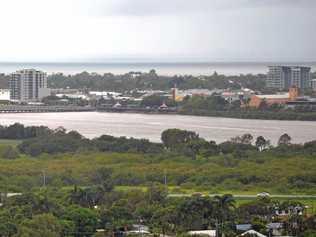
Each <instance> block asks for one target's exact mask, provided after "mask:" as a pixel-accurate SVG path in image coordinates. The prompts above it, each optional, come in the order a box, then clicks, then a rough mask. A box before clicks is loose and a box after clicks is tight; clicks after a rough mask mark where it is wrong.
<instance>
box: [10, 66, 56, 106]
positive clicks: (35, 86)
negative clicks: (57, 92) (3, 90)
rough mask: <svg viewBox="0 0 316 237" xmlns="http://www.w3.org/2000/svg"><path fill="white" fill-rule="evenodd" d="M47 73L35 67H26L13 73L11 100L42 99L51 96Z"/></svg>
mask: <svg viewBox="0 0 316 237" xmlns="http://www.w3.org/2000/svg"><path fill="white" fill-rule="evenodd" d="M49 95H50V90H49V88H47V75H46V73H45V72H42V71H38V70H35V69H24V70H20V71H17V72H15V73H12V75H11V79H10V100H12V101H19V102H34V101H40V100H41V99H42V98H44V97H46V96H49Z"/></svg>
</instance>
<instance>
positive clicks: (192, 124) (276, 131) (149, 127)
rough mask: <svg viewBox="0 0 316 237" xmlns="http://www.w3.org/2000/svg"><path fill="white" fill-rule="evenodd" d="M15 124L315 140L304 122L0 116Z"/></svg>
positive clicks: (313, 129) (315, 127)
mask: <svg viewBox="0 0 316 237" xmlns="http://www.w3.org/2000/svg"><path fill="white" fill-rule="evenodd" d="M17 122H19V123H22V124H25V125H45V126H48V127H50V128H57V127H59V126H62V127H64V128H66V129H67V130H76V131H78V132H80V133H81V134H83V135H84V136H86V137H88V138H93V137H97V136H100V135H102V134H108V135H113V136H127V137H135V138H147V139H150V140H151V141H155V142H159V141H160V134H161V132H162V131H163V130H165V129H168V128H179V129H187V130H192V131H195V132H197V133H199V134H200V136H201V137H203V138H206V139H208V140H214V141H216V142H222V141H226V140H228V139H230V138H231V137H234V136H238V135H242V134H244V133H250V134H252V135H253V136H254V137H256V136H259V135H261V136H264V137H265V138H267V139H270V140H271V142H272V143H273V144H275V143H276V142H277V140H278V138H279V137H280V136H281V135H282V134H284V133H288V134H289V135H290V136H291V137H292V139H293V142H296V143H303V142H306V141H311V140H316V122H305V121H277V120H248V119H232V118H218V117H199V116H183V115H157V114H132V113H102V112H73V113H18V114H0V124H1V125H9V124H13V123H17Z"/></svg>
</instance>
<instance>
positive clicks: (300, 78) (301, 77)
mask: <svg viewBox="0 0 316 237" xmlns="http://www.w3.org/2000/svg"><path fill="white" fill-rule="evenodd" d="M310 71H311V68H310V67H301V66H270V67H269V72H268V75H267V87H268V88H275V89H278V90H288V89H289V88H290V87H292V86H296V87H297V88H300V89H307V88H311V72H310Z"/></svg>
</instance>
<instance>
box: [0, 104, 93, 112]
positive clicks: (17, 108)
mask: <svg viewBox="0 0 316 237" xmlns="http://www.w3.org/2000/svg"><path fill="white" fill-rule="evenodd" d="M89 111H96V108H95V107H91V106H73V105H68V106H48V105H0V113H49V112H55V113H56V112H89Z"/></svg>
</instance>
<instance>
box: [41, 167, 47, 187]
mask: <svg viewBox="0 0 316 237" xmlns="http://www.w3.org/2000/svg"><path fill="white" fill-rule="evenodd" d="M42 175H43V187H44V188H45V187H46V172H45V170H42Z"/></svg>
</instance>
